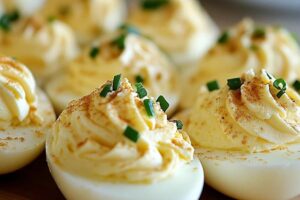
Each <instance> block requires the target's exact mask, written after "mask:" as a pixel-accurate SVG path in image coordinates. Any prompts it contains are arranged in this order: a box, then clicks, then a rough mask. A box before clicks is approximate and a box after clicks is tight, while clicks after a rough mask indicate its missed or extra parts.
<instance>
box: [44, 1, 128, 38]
mask: <svg viewBox="0 0 300 200" xmlns="http://www.w3.org/2000/svg"><path fill="white" fill-rule="evenodd" d="M39 15H41V16H45V17H49V16H52V17H55V18H57V19H59V20H62V21H63V22H65V23H67V24H68V25H69V26H71V27H72V29H73V30H74V32H75V33H76V36H77V39H78V40H79V41H80V43H81V44H85V43H87V42H90V41H92V40H93V39H95V38H96V37H99V35H101V34H103V33H105V32H112V31H114V30H116V29H117V28H118V27H119V26H120V25H121V24H122V23H123V21H124V19H125V18H126V1H125V0H63V1H62V0H46V3H45V5H44V7H43V8H42V9H41V10H40V12H39Z"/></svg>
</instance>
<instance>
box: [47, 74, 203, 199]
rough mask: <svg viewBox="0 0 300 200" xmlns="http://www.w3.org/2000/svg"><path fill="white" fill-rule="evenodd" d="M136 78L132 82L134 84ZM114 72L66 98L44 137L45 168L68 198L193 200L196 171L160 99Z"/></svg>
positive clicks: (198, 185)
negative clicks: (80, 93)
mask: <svg viewBox="0 0 300 200" xmlns="http://www.w3.org/2000/svg"><path fill="white" fill-rule="evenodd" d="M138 85H139V86H138ZM136 86H137V91H135V90H134V89H133V88H132V86H131V84H130V83H129V82H128V80H127V79H124V80H121V75H116V76H115V77H114V79H113V81H108V82H106V83H105V84H104V85H103V86H102V87H101V88H97V89H96V90H95V91H93V92H92V93H91V94H89V95H87V96H84V97H82V98H81V99H79V100H75V101H72V102H71V103H70V104H69V105H68V107H67V108H66V109H65V110H64V111H63V112H62V114H61V115H60V117H59V118H58V120H57V121H56V123H55V124H54V126H53V131H52V133H51V134H50V135H49V137H48V138H47V144H46V154H47V160H48V165H49V168H50V171H51V174H52V176H53V177H54V179H55V181H56V183H57V185H58V187H59V188H60V190H61V191H62V192H63V194H64V196H65V197H66V198H67V199H72V200H74V199H86V200H91V199H110V200H113V199H116V200H135V199H137V200H140V199H144V200H151V199H172V200H197V199H198V198H199V196H200V193H201V191H202V187H203V172H202V167H201V164H200V162H199V160H198V159H193V153H194V149H193V147H192V145H191V143H190V140H189V137H188V135H187V134H186V133H185V132H183V131H181V130H179V129H181V128H182V126H181V123H180V122H179V121H175V122H171V121H168V119H167V115H166V114H165V112H164V110H166V107H165V105H166V103H167V102H166V101H165V100H162V99H160V100H158V103H157V102H155V100H154V99H153V98H151V97H148V96H147V93H146V90H145V88H143V87H142V86H141V85H140V84H139V83H138V84H136Z"/></svg>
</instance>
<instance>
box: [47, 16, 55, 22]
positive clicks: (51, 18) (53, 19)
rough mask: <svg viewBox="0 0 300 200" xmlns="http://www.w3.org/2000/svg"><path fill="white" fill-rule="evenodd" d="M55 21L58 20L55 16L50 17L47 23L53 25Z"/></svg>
mask: <svg viewBox="0 0 300 200" xmlns="http://www.w3.org/2000/svg"><path fill="white" fill-rule="evenodd" d="M55 20H56V18H55V17H54V16H49V17H48V19H47V21H48V22H49V23H52V22H54V21H55Z"/></svg>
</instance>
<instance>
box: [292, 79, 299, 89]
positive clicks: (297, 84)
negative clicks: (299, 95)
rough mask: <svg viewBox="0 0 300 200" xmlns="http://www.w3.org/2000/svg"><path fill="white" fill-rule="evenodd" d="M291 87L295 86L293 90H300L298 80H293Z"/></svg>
mask: <svg viewBox="0 0 300 200" xmlns="http://www.w3.org/2000/svg"><path fill="white" fill-rule="evenodd" d="M293 87H294V88H295V90H297V91H299V90H300V81H299V80H295V82H294V83H293Z"/></svg>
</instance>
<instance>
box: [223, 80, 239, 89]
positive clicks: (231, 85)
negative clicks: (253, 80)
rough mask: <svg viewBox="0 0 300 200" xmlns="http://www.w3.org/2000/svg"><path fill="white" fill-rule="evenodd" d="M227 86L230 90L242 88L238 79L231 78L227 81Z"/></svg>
mask: <svg viewBox="0 0 300 200" xmlns="http://www.w3.org/2000/svg"><path fill="white" fill-rule="evenodd" d="M227 85H228V87H229V89H230V90H237V89H240V87H241V86H242V80H241V79H240V78H232V79H228V80H227Z"/></svg>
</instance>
